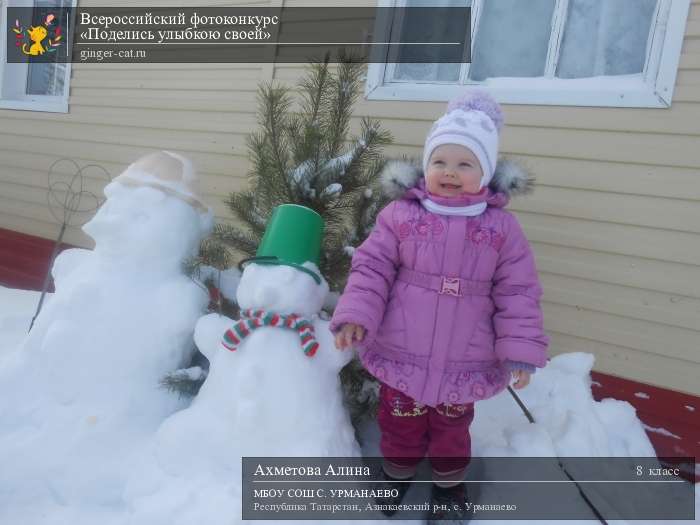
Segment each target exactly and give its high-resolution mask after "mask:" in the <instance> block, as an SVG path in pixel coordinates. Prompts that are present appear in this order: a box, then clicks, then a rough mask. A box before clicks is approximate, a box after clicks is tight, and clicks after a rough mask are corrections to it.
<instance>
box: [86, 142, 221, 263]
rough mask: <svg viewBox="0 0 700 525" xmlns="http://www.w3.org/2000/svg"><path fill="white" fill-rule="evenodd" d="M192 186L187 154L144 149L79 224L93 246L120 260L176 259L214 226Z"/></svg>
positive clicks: (192, 251)
mask: <svg viewBox="0 0 700 525" xmlns="http://www.w3.org/2000/svg"><path fill="white" fill-rule="evenodd" d="M195 187H196V176H195V174H194V170H193V168H192V164H191V162H190V161H189V160H187V159H185V158H184V157H181V156H179V155H177V154H174V153H170V152H165V151H163V152H158V153H154V154H150V155H147V156H145V157H142V158H141V159H139V160H138V161H136V162H134V163H133V164H131V165H130V166H129V167H128V168H127V169H126V170H125V171H124V172H123V173H122V174H121V175H120V176H119V177H117V178H116V179H114V181H112V182H111V183H110V184H108V185H107V186H106V187H105V189H104V194H105V196H106V197H107V199H106V201H105V203H104V204H103V205H102V207H101V208H100V209H99V210H98V212H97V214H96V215H95V217H94V218H93V219H92V220H91V221H90V222H88V223H87V224H85V226H83V230H84V231H85V232H86V233H87V234H88V235H90V236H91V237H92V238H93V239H95V244H96V246H95V250H96V252H98V253H100V254H108V256H109V257H110V258H115V259H117V260H119V261H124V260H127V259H128V260H133V261H134V262H139V263H142V262H144V263H145V262H146V261H149V260H158V259H160V260H162V261H164V262H165V261H167V260H172V261H181V260H182V259H183V258H185V257H189V256H191V255H194V254H195V253H196V250H197V249H198V245H199V240H200V239H201V238H202V237H203V236H204V235H206V234H207V233H208V232H209V231H210V230H211V228H212V226H213V214H212V213H211V211H210V210H209V208H207V207H206V206H204V204H203V203H201V201H199V199H198V198H197V197H196V195H197V193H196V191H195V190H194V188H195Z"/></svg>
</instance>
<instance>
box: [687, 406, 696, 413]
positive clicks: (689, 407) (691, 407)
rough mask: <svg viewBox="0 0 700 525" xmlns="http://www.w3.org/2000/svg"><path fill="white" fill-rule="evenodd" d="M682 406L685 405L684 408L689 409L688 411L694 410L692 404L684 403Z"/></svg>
mask: <svg viewBox="0 0 700 525" xmlns="http://www.w3.org/2000/svg"><path fill="white" fill-rule="evenodd" d="M684 406H685V408H686V409H687V410H689V411H691V412H695V407H694V406H691V405H684Z"/></svg>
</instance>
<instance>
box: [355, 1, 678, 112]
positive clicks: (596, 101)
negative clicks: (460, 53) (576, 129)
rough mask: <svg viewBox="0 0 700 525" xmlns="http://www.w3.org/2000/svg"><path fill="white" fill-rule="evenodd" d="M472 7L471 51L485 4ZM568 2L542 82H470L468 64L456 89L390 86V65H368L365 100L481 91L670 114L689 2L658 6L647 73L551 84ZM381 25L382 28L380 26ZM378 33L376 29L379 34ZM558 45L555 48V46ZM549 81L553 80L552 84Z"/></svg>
mask: <svg viewBox="0 0 700 525" xmlns="http://www.w3.org/2000/svg"><path fill="white" fill-rule="evenodd" d="M485 1H488V0H473V2H472V20H476V21H477V23H476V24H472V46H473V45H474V35H475V31H476V25H477V24H478V15H479V11H480V9H481V6H482V5H483V2H485ZM568 3H569V0H556V7H555V10H554V15H553V21H552V31H553V32H555V33H556V39H554V38H552V39H550V42H551V44H552V45H550V50H549V52H548V57H547V64H546V68H545V76H544V77H536V78H522V77H519V78H506V77H496V78H490V79H486V80H485V81H484V82H473V81H468V80H467V78H468V77H467V74H468V64H465V65H464V66H463V67H462V71H461V73H460V80H459V83H458V84H447V83H441V82H437V81H436V82H430V81H428V82H418V81H409V82H405V81H392V82H385V81H384V79H385V78H391V76H390V75H391V74H392V72H393V69H394V67H395V64H392V63H370V64H369V66H368V69H367V79H366V84H365V97H366V98H367V99H368V100H415V101H432V102H441V101H447V100H450V99H451V98H452V97H454V96H455V95H458V94H459V93H460V92H462V91H463V90H464V88H465V86H481V87H483V88H485V89H487V90H488V91H489V93H491V94H492V95H493V96H494V98H496V99H497V100H498V101H499V102H501V103H504V104H538V105H563V106H608V107H638V108H668V107H670V106H671V101H672V99H673V91H674V87H675V83H676V75H677V73H678V64H679V62H680V55H681V48H682V46H683V38H684V36H685V27H686V21H687V19H688V12H689V10H690V0H659V3H658V5H657V9H656V12H655V14H654V19H653V20H654V21H653V22H652V25H651V28H650V33H651V34H650V38H649V42H648V45H647V60H646V61H645V67H644V71H643V72H642V73H641V74H636V75H617V76H606V77H592V78H584V79H559V78H553V75H554V70H555V67H556V63H557V58H558V57H557V56H556V53H555V50H556V49H559V48H560V46H559V45H558V44H559V42H558V41H560V40H561V37H562V33H563V27H564V23H565V21H566V9H567V6H568ZM404 5H406V0H378V7H401V6H404ZM378 23H379V22H378ZM377 29H378V28H377ZM553 44H557V45H553ZM548 77H549V78H548Z"/></svg>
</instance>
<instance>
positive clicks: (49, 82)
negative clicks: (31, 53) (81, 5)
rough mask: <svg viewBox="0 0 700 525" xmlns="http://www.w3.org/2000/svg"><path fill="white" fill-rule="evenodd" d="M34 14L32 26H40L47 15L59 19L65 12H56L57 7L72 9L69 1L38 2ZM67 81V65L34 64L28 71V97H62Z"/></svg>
mask: <svg viewBox="0 0 700 525" xmlns="http://www.w3.org/2000/svg"><path fill="white" fill-rule="evenodd" d="M34 6H35V8H34V14H33V16H32V24H33V25H39V24H41V23H43V22H44V20H45V19H46V15H47V14H49V13H53V14H55V16H56V17H57V20H56V22H54V23H58V18H59V17H61V16H62V13H65V11H63V12H62V11H55V10H54V9H55V8H56V7H70V2H69V0H36V1H35V2H34ZM65 80H66V64H61V63H54V64H51V63H34V64H29V67H28V70H27V91H26V93H27V95H51V96H62V95H63V94H64V93H63V91H64V87H65Z"/></svg>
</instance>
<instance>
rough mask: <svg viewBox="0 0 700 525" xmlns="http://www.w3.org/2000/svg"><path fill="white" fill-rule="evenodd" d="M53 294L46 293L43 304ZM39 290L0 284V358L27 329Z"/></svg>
mask: <svg viewBox="0 0 700 525" xmlns="http://www.w3.org/2000/svg"><path fill="white" fill-rule="evenodd" d="M52 295H53V294H46V297H44V305H43V307H44V308H45V307H46V305H47V304H48V303H49V302H50V300H51V296H52ZM40 297H41V292H33V291H27V290H13V289H11V288H4V287H2V286H0V359H1V358H2V357H3V356H4V355H5V354H7V353H8V352H9V350H10V349H12V348H15V347H16V346H17V345H18V344H19V343H20V342H21V341H22V338H23V337H24V336H25V335H26V334H27V332H28V331H29V324H30V323H31V319H32V317H33V316H34V312H36V307H37V305H38V304H39V298H40Z"/></svg>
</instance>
